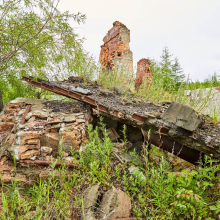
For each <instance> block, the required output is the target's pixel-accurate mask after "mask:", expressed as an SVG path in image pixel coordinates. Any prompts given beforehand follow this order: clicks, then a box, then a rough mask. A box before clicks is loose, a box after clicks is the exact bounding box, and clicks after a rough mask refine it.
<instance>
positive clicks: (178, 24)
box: [59, 0, 220, 80]
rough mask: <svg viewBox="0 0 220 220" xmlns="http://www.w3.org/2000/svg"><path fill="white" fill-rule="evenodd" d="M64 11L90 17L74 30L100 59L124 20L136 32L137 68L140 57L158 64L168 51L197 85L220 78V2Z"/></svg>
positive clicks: (175, 0)
mask: <svg viewBox="0 0 220 220" xmlns="http://www.w3.org/2000/svg"><path fill="white" fill-rule="evenodd" d="M59 9H61V10H62V11H64V10H69V11H70V12H72V13H77V12H81V13H85V14H86V16H87V19H86V23H85V24H82V25H80V26H79V25H77V24H76V23H73V27H76V29H75V31H76V32H77V33H79V34H80V37H85V38H86V41H85V43H84V48H85V50H86V51H88V52H90V53H92V54H93V55H94V56H95V57H96V60H98V58H99V53H100V46H101V45H102V44H103V37H104V36H105V35H106V33H107V32H108V30H109V29H110V28H111V27H112V26H113V25H112V23H113V22H115V21H120V22H122V23H123V24H125V25H126V26H127V28H128V29H130V31H131V42H130V48H131V50H132V52H133V58H134V66H136V63H137V61H138V60H140V59H141V58H148V57H150V58H154V59H156V60H159V59H160V55H161V52H162V49H163V48H164V47H165V46H167V47H168V48H169V50H170V52H171V54H173V55H174V57H178V58H179V61H180V64H181V66H182V67H183V69H184V73H185V74H186V75H188V74H190V78H191V79H192V80H197V79H198V80H203V79H204V78H207V77H208V75H209V74H211V75H212V74H213V73H214V72H217V74H219V75H220V0H111V1H105V0H78V1H75V0H61V1H60V3H59Z"/></svg>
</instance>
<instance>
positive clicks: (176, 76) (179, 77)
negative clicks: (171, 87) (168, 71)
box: [172, 57, 185, 84]
mask: <svg viewBox="0 0 220 220" xmlns="http://www.w3.org/2000/svg"><path fill="white" fill-rule="evenodd" d="M172 78H173V80H174V81H175V83H176V84H177V83H179V82H183V81H184V79H185V74H184V73H183V68H182V67H181V66H180V63H179V59H178V58H177V57H176V58H175V60H174V64H173V65H172Z"/></svg>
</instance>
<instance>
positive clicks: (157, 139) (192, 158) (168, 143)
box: [141, 129, 204, 165]
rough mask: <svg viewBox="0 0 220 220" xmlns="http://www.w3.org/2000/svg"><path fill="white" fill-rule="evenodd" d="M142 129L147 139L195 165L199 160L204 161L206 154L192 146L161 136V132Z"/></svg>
mask: <svg viewBox="0 0 220 220" xmlns="http://www.w3.org/2000/svg"><path fill="white" fill-rule="evenodd" d="M141 130H142V133H143V135H144V138H145V140H147V141H149V142H150V143H151V144H153V145H155V146H157V147H159V148H163V149H164V150H166V151H168V152H170V153H172V154H174V155H176V156H178V157H180V158H182V159H184V160H186V161H188V162H190V163H192V164H194V165H198V162H203V161H204V154H203V153H201V152H199V151H197V150H194V149H192V148H189V147H187V146H184V145H182V144H179V143H177V142H175V141H173V140H170V139H169V138H168V137H167V136H160V135H159V134H154V133H150V134H149V135H148V132H146V131H144V130H143V129H141Z"/></svg>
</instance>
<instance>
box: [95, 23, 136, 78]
mask: <svg viewBox="0 0 220 220" xmlns="http://www.w3.org/2000/svg"><path fill="white" fill-rule="evenodd" d="M103 41H104V44H103V45H102V46H101V52H100V57H99V61H100V62H101V64H102V69H107V70H108V71H109V70H113V69H114V70H116V71H117V72H119V73H125V74H126V75H129V76H131V75H132V74H133V54H132V51H131V50H130V46H129V42H130V30H129V29H128V28H127V27H126V26H125V25H124V24H122V23H121V22H119V21H115V22H114V23H113V27H112V28H111V29H110V30H109V31H108V33H107V34H106V36H105V37H104V38H103Z"/></svg>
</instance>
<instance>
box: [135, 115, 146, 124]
mask: <svg viewBox="0 0 220 220" xmlns="http://www.w3.org/2000/svg"><path fill="white" fill-rule="evenodd" d="M132 119H133V120H135V121H138V122H141V123H144V122H145V121H146V119H147V118H146V117H144V116H142V115H139V114H137V113H134V114H133V115H132Z"/></svg>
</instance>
